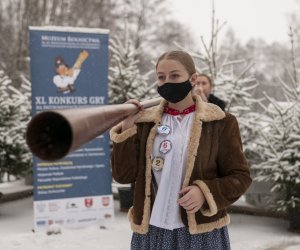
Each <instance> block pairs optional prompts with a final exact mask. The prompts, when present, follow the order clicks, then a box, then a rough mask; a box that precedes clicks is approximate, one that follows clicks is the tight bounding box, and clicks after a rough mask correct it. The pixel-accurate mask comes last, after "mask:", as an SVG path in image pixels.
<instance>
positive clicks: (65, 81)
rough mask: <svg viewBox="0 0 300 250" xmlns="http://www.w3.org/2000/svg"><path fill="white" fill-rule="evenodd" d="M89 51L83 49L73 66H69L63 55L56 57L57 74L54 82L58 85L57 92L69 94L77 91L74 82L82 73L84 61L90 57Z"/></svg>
mask: <svg viewBox="0 0 300 250" xmlns="http://www.w3.org/2000/svg"><path fill="white" fill-rule="evenodd" d="M88 56H89V53H88V52H87V51H86V50H82V51H81V52H80V53H79V55H78V57H77V59H76V61H75V63H74V65H73V67H72V68H69V66H68V64H66V62H65V60H64V58H63V57H62V56H57V57H56V58H55V70H56V75H55V76H54V77H53V83H54V84H55V85H56V87H57V92H58V93H62V94H67V93H71V92H74V91H75V87H74V83H75V81H76V79H77V77H78V75H79V73H80V70H81V66H82V64H83V62H84V61H85V60H86V59H87V58H88Z"/></svg>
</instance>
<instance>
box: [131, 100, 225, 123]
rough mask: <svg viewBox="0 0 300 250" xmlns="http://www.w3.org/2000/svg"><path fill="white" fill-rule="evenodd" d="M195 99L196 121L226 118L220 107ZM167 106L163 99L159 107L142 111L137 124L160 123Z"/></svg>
mask: <svg viewBox="0 0 300 250" xmlns="http://www.w3.org/2000/svg"><path fill="white" fill-rule="evenodd" d="M194 99H195V101H196V114H195V116H196V119H198V120H200V121H203V122H210V121H215V120H221V119H223V118H224V117H225V113H224V111H222V110H221V109H220V108H219V107H218V106H216V105H214V104H211V103H207V102H204V101H202V99H201V98H200V97H199V96H195V97H194ZM166 105H167V101H166V100H164V99H163V100H162V101H161V102H160V104H159V105H158V106H156V107H153V108H150V109H146V110H144V111H142V112H141V116H140V117H139V118H138V120H137V121H136V122H137V123H141V122H154V123H160V121H161V117H162V114H163V112H164V107H165V106H166Z"/></svg>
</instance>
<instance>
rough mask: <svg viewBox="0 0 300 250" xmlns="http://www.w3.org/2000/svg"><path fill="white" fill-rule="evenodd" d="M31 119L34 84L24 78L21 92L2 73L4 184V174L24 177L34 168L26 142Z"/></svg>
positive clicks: (0, 153) (0, 168) (0, 120)
mask: <svg viewBox="0 0 300 250" xmlns="http://www.w3.org/2000/svg"><path fill="white" fill-rule="evenodd" d="M29 118H30V83H29V82H28V81H26V80H25V79H23V83H22V84H21V88H20V89H19V90H17V89H16V88H14V87H13V86H12V85H11V80H10V79H9V78H8V77H7V76H6V75H5V73H4V72H3V71H0V181H1V180H2V176H3V174H4V173H7V174H8V176H9V175H15V176H20V175H22V174H24V173H25V172H26V171H28V169H30V166H31V154H30V153H29V150H28V148H27V146H26V143H25V131H26V126H27V123H28V120H29Z"/></svg>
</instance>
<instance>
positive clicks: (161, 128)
mask: <svg viewBox="0 0 300 250" xmlns="http://www.w3.org/2000/svg"><path fill="white" fill-rule="evenodd" d="M170 131H171V129H170V127H169V126H167V125H161V126H158V127H157V132H158V133H159V134H161V135H168V134H169V133H170Z"/></svg>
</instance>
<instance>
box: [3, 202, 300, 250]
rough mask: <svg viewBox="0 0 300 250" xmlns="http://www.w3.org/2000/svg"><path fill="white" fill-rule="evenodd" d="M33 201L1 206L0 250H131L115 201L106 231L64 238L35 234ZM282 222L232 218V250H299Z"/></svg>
mask: <svg viewBox="0 0 300 250" xmlns="http://www.w3.org/2000/svg"><path fill="white" fill-rule="evenodd" d="M32 227H33V204H32V198H26V199H22V200H18V201H13V202H7V203H3V204H0V249H1V250H2V249H3V250H19V249H22V250H84V249H88V250H99V249H100V250H110V249H117V250H123V249H124V250H125V249H126V250H127V249H130V240H131V230H130V227H129V222H128V220H127V215H126V213H122V212H119V202H118V201H115V219H114V222H113V223H111V224H110V225H106V229H100V228H99V226H92V227H89V228H86V229H77V230H64V229H62V234H58V235H50V236H48V235H46V234H45V233H33V232H32ZM287 228H288V222H287V221H285V220H282V219H274V218H266V217H258V216H249V215H241V214H231V224H230V226H229V234H230V238H231V246H232V250H296V249H298V250H299V249H300V237H299V235H296V234H292V233H290V232H288V231H287V230H286V229H287Z"/></svg>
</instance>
